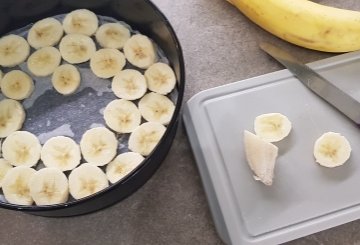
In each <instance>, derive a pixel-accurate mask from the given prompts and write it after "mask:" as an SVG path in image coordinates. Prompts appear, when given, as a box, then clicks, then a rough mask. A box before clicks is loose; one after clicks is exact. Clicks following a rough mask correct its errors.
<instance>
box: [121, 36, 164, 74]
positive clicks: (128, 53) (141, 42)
mask: <svg viewBox="0 0 360 245" xmlns="http://www.w3.org/2000/svg"><path fill="white" fill-rule="evenodd" d="M124 54H125V57H126V59H127V60H128V61H129V62H130V63H131V64H132V65H134V66H136V67H139V68H142V69H146V68H148V67H149V66H151V65H152V64H154V63H155V62H156V60H157V56H156V50H155V47H154V44H153V43H152V41H151V40H150V39H149V38H148V37H147V36H145V35H141V34H135V35H133V36H132V37H131V38H130V39H129V40H127V41H126V43H125V45H124Z"/></svg>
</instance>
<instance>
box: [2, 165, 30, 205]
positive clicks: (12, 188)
mask: <svg viewBox="0 0 360 245" xmlns="http://www.w3.org/2000/svg"><path fill="white" fill-rule="evenodd" d="M35 173H36V170H35V169H33V168H30V167H27V166H18V167H15V168H12V169H10V170H9V171H8V172H7V174H6V175H5V177H4V179H3V182H2V190H3V192H4V196H5V199H6V200H7V201H8V202H9V203H13V204H19V205H31V204H32V203H33V202H34V200H33V199H32V197H31V195H30V187H29V182H30V179H31V177H32V176H33V175H34V174H35Z"/></svg>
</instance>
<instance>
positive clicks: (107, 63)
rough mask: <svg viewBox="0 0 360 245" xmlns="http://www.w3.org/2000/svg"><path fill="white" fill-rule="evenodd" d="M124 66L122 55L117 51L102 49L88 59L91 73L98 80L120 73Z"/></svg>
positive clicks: (124, 61) (124, 60)
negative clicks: (98, 78)
mask: <svg viewBox="0 0 360 245" xmlns="http://www.w3.org/2000/svg"><path fill="white" fill-rule="evenodd" d="M125 64H126V59H125V56H124V54H123V53H121V52H120V51H119V50H117V49H111V48H104V49H99V50H98V51H96V52H95V53H94V54H93V56H91V59H90V68H91V70H92V72H93V73H94V74H95V75H96V76H98V77H100V78H110V77H113V76H115V75H116V73H118V72H119V71H121V70H122V69H123V68H124V66H125Z"/></svg>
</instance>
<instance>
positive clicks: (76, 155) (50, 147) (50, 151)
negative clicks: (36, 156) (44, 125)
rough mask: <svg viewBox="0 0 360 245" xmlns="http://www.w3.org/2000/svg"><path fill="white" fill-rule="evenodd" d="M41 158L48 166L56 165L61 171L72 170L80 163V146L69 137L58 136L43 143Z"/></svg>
mask: <svg viewBox="0 0 360 245" xmlns="http://www.w3.org/2000/svg"><path fill="white" fill-rule="evenodd" d="M41 160H42V161H43V163H44V165H45V166H46V167H54V168H57V169H60V170H61V171H67V170H72V169H74V168H75V167H76V166H77V165H79V164H80V160H81V152H80V147H79V145H78V144H76V142H75V141H74V140H73V139H71V138H69V137H65V136H56V137H53V138H50V139H49V140H47V141H46V142H45V144H44V145H43V147H42V149H41Z"/></svg>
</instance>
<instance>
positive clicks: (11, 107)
mask: <svg viewBox="0 0 360 245" xmlns="http://www.w3.org/2000/svg"><path fill="white" fill-rule="evenodd" d="M24 121H25V110H24V108H23V106H22V105H21V104H20V103H19V102H17V101H16V100H12V99H4V100H1V101H0V138H5V137H7V136H9V135H10V134H11V133H13V132H15V131H16V130H19V129H20V128H21V127H22V125H23V123H24Z"/></svg>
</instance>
